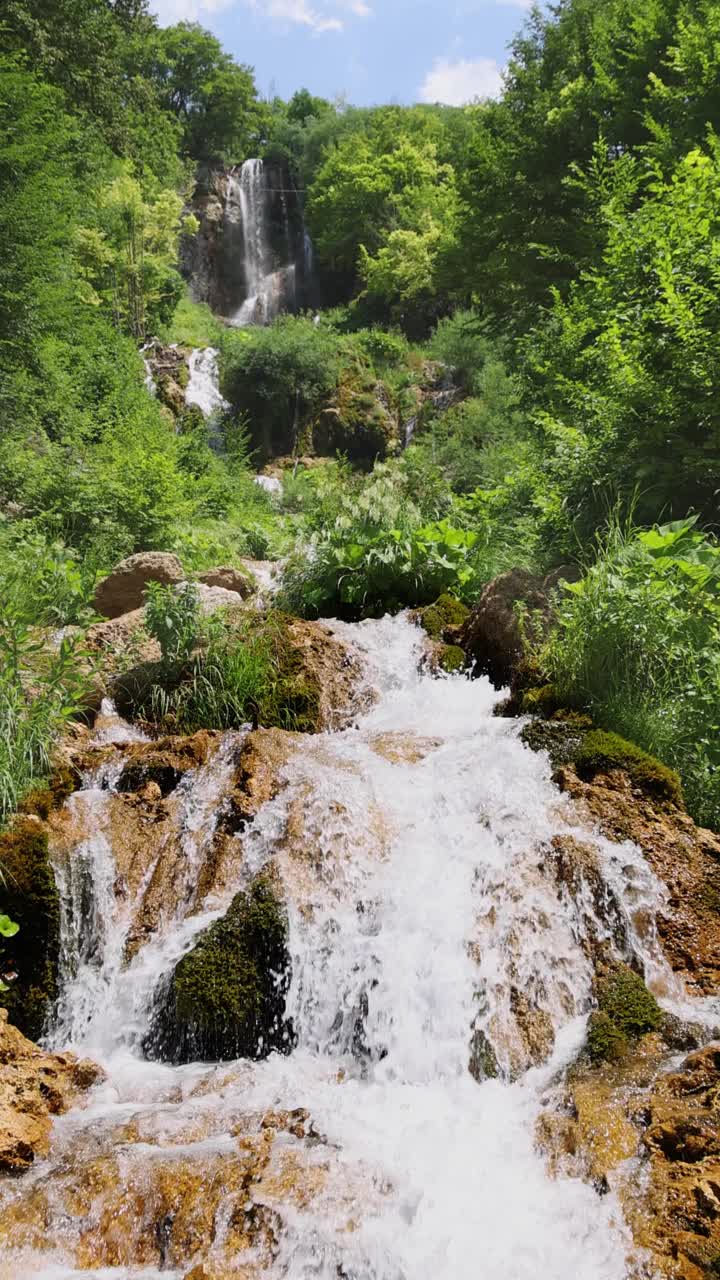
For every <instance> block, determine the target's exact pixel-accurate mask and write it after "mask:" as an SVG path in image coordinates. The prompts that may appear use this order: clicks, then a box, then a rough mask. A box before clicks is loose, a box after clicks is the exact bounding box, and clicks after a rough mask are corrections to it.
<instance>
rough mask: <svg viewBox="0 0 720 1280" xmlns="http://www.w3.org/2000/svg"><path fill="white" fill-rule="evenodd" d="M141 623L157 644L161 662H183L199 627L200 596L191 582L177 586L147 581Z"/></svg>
mask: <svg viewBox="0 0 720 1280" xmlns="http://www.w3.org/2000/svg"><path fill="white" fill-rule="evenodd" d="M146 596H147V600H146V604H145V608H144V611H143V623H144V626H145V630H146V631H147V633H148V635H150V636H153V637H154V639H155V640H157V641H158V644H159V645H160V652H161V653H162V657H163V662H184V661H186V659H187V658H189V657H190V654H191V653H192V650H193V647H194V645H195V643H196V641H197V638H198V632H199V629H200V597H199V595H198V591H197V588H196V587H195V586H194V584H193V583H191V582H184V583H181V584H180V586H179V587H173V586H163V584H162V583H160V582H149V583H148V585H147V591H146Z"/></svg>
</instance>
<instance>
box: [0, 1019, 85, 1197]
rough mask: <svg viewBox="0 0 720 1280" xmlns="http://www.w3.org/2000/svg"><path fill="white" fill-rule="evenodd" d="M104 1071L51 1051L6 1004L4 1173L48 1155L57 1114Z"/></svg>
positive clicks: (0, 1086)
mask: <svg viewBox="0 0 720 1280" xmlns="http://www.w3.org/2000/svg"><path fill="white" fill-rule="evenodd" d="M103 1074H104V1073H103V1071H102V1068H101V1067H98V1066H96V1065H95V1063H93V1062H90V1061H89V1060H87V1059H84V1060H83V1061H80V1062H78V1060H77V1058H76V1057H75V1055H74V1054H72V1053H45V1052H44V1051H43V1050H42V1049H39V1048H38V1046H37V1045H35V1044H33V1043H32V1041H30V1040H26V1038H25V1036H24V1035H23V1034H22V1032H20V1031H18V1029H17V1027H13V1026H11V1025H10V1024H9V1023H8V1020H7V1010H6V1009H0V1172H2V1173H22V1172H23V1171H24V1170H25V1169H27V1168H28V1167H29V1166H30V1165H31V1164H32V1162H33V1160H35V1158H36V1157H38V1156H39V1157H42V1156H45V1155H47V1153H48V1150H49V1146H50V1132H51V1129H52V1116H54V1115H60V1114H61V1113H62V1112H63V1111H67V1110H68V1108H69V1107H70V1106H72V1105H73V1103H75V1102H76V1101H77V1098H78V1096H79V1095H80V1094H81V1093H82V1092H83V1091H84V1090H86V1089H89V1088H90V1087H91V1086H92V1085H94V1084H97V1083H98V1082H99V1081H100V1080H102V1079H103Z"/></svg>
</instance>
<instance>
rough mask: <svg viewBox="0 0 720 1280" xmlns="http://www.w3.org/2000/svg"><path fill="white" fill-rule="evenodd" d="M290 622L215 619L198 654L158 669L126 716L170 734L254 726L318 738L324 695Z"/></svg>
mask: <svg viewBox="0 0 720 1280" xmlns="http://www.w3.org/2000/svg"><path fill="white" fill-rule="evenodd" d="M291 621H292V619H290V618H287V617H285V616H284V615H283V614H281V613H280V612H278V611H277V610H272V611H270V612H269V613H268V614H265V615H262V614H258V613H256V612H254V611H253V612H252V613H248V612H243V613H239V614H238V613H236V614H235V616H223V615H222V614H221V613H218V614H215V615H213V616H212V617H211V618H209V619H206V620H205V622H204V624H203V626H202V628H200V630H199V632H198V635H197V641H198V647H197V651H196V652H194V653H193V654H192V656H190V657H187V656H185V657H183V655H182V653H181V652H180V651H178V656H177V657H176V658H174V659H169V660H167V661H166V662H164V664H163V665H162V667H161V668H160V669H159V670H158V669H153V670H151V671H150V672H149V681H148V683H147V685H146V686H145V687H144V688H143V689H142V690H141V691H140V693H139V694H138V695H135V694H131V695H130V696H129V698H128V701H127V702H126V704H125V705H124V706H123V710H124V711H126V712H127V713H128V714H132V715H134V716H136V717H138V718H140V719H143V720H148V721H151V722H153V723H155V724H158V725H160V726H161V727H162V728H163V729H164V730H165V731H167V732H176V733H194V732H195V731H196V730H198V729H238V728H240V727H242V725H244V724H247V723H248V722H249V721H250V722H252V723H254V724H261V725H264V726H266V727H277V728H281V729H290V730H295V731H297V732H299V733H314V732H316V731H317V729H318V728H319V726H320V720H321V715H320V692H321V691H320V687H319V684H318V682H317V680H316V679H315V678H314V677H313V676H312V675H311V674H310V673H309V672H308V671H307V670H306V668H305V666H304V664H303V662H302V658H301V655H300V653H299V652H298V650H297V649H296V647H295V645H294V644H293V642H292V638H291V636H290V634H289V631H288V627H289V625H290V623H291Z"/></svg>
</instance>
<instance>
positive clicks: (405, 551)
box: [282, 466, 476, 617]
mask: <svg viewBox="0 0 720 1280" xmlns="http://www.w3.org/2000/svg"><path fill="white" fill-rule="evenodd" d="M475 542H476V535H475V534H474V533H472V532H470V531H468V530H464V529H458V528H455V527H453V526H452V525H451V524H450V523H449V522H448V521H447V520H435V521H429V522H426V521H425V520H424V519H423V515H422V513H421V511H420V509H419V508H418V507H417V506H416V505H415V504H414V503H413V502H412V501H411V500H410V499H409V498H408V497H407V495H406V490H405V488H404V482H403V475H402V472H399V471H397V470H396V469H393V468H392V467H388V466H380V467H376V468H375V471H374V472H373V475H372V477H371V479H370V480H369V481H368V482H367V484H365V485H364V486H363V488H362V489H360V490H359V491H356V492H353V493H351V494H348V495H344V496H342V497H341V499H340V503H339V509H338V511H337V514H336V515H335V516H334V518H332V519H330V520H328V521H327V522H325V523H323V524H322V525H321V526H320V528H319V529H318V530H317V531H316V532H315V533H313V535H312V537H311V540H310V542H309V544H306V543H304V542H302V543H301V544H299V546H298V548H297V549H296V551H295V553H294V554H293V556H291V558H290V560H289V562H288V565H287V567H286V570H285V574H284V577H283V587H282V595H283V599H284V600H285V601H286V602H287V603H288V605H289V607H290V608H291V609H293V610H294V611H296V612H298V613H301V614H303V615H305V616H310V617H318V616H321V615H322V616H324V615H329V614H331V613H334V612H337V613H340V614H342V615H343V616H348V617H362V616H377V615H379V614H381V613H383V612H385V611H391V610H393V609H397V608H402V607H403V606H407V605H420V604H424V603H425V602H426V601H430V600H433V599H436V598H437V597H438V595H441V594H442V593H443V591H447V590H449V589H450V590H456V591H459V592H461V593H462V590H463V588H464V587H467V586H468V585H469V583H470V582H471V581H472V580H473V567H472V559H471V553H472V549H473V547H474V545H475Z"/></svg>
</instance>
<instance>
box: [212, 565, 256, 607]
mask: <svg viewBox="0 0 720 1280" xmlns="http://www.w3.org/2000/svg"><path fill="white" fill-rule="evenodd" d="M198 582H202V583H204V584H205V585H206V586H208V587H224V588H225V590H226V591H236V592H237V594H238V595H239V596H242V597H243V599H245V598H246V597H247V596H249V595H252V593H253V591H254V589H255V587H254V583H253V581H252V579H251V578H250V576H249V575H248V574H247V573H243V572H242V571H241V570H240V569H234V568H233V567H232V565H221V566H219V568H217V569H206V570H205V572H204V573H201V574H199V575H198Z"/></svg>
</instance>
